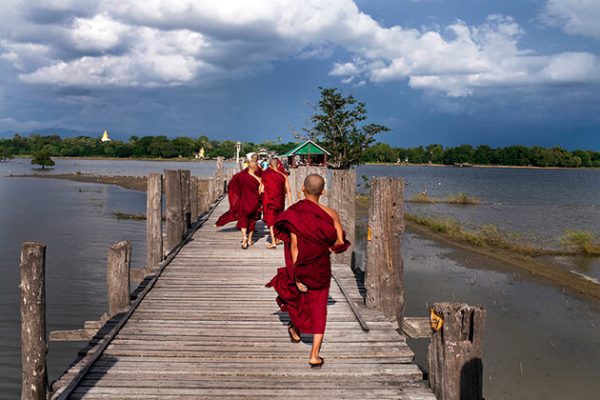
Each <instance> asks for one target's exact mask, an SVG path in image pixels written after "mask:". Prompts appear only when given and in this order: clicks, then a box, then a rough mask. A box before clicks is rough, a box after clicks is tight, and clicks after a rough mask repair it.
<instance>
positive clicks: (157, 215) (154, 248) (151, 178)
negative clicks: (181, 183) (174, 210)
mask: <svg viewBox="0 0 600 400" xmlns="http://www.w3.org/2000/svg"><path fill="white" fill-rule="evenodd" d="M146 196H147V197H146V272H150V271H152V269H154V268H155V267H156V266H157V265H158V264H159V263H160V262H161V261H162V257H163V241H162V240H163V239H162V176H161V174H158V173H152V174H150V175H148V183H147V188H146Z"/></svg>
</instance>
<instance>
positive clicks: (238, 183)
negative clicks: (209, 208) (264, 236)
mask: <svg viewBox="0 0 600 400" xmlns="http://www.w3.org/2000/svg"><path fill="white" fill-rule="evenodd" d="M227 190H228V197H229V210H228V211H227V212H226V213H225V214H223V215H221V217H220V218H219V219H218V220H217V223H216V225H217V226H223V225H225V224H227V223H229V222H233V221H237V222H236V228H237V229H239V230H240V231H241V233H242V249H244V250H246V249H248V247H249V246H252V245H254V240H253V236H254V231H255V229H256V222H257V221H258V220H260V219H261V214H262V220H263V222H264V223H265V225H266V226H267V227H268V228H269V232H270V234H271V243H267V248H269V249H275V248H277V245H278V244H281V243H282V242H281V241H280V240H277V239H276V238H275V233H274V231H273V226H274V224H275V221H276V220H277V218H278V217H279V215H280V214H281V213H282V212H283V210H284V208H285V201H286V197H287V201H288V204H290V203H291V201H292V192H291V191H290V184H289V181H288V177H287V173H286V171H285V168H284V167H283V164H282V163H281V161H280V160H279V159H277V158H272V159H271V160H270V161H269V165H268V167H267V168H266V169H264V170H263V169H262V168H261V167H260V165H259V163H258V159H257V156H256V155H253V156H252V158H251V159H250V160H249V162H248V167H246V168H244V169H243V170H242V171H241V172H239V173H237V174H235V175H234V176H233V178H232V179H231V181H230V182H229V185H228V187H227Z"/></svg>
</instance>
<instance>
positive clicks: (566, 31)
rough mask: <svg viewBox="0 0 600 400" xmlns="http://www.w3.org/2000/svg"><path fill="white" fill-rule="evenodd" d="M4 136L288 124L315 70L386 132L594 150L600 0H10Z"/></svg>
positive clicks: (397, 138)
mask: <svg viewBox="0 0 600 400" xmlns="http://www.w3.org/2000/svg"><path fill="white" fill-rule="evenodd" d="M2 3H3V6H2V8H1V9H0V136H10V135H12V134H13V133H15V132H21V133H29V132H34V131H43V132H46V133H47V132H50V131H52V130H56V131H57V132H71V134H74V133H77V132H81V133H84V134H87V135H90V136H94V135H98V136H99V135H101V133H102V132H103V131H104V129H108V130H109V132H111V136H113V137H116V138H120V139H127V138H128V137H129V136H131V135H138V136H141V135H158V134H163V135H167V136H170V137H175V136H190V137H198V136H200V135H207V136H209V137H210V138H212V139H219V140H222V139H231V140H242V141H254V142H259V141H263V140H284V141H287V140H292V139H293V134H292V132H294V131H298V130H300V129H301V128H303V127H304V126H306V124H307V118H308V117H309V116H310V115H311V114H312V113H313V108H312V106H311V104H314V103H315V102H316V101H317V100H318V97H319V89H318V87H320V86H321V87H337V88H340V89H341V90H342V91H343V93H345V94H352V95H354V96H355V97H356V98H358V99H359V100H361V101H365V102H366V104H367V109H368V114H369V120H368V122H374V123H380V124H383V125H386V126H387V127H389V128H390V132H387V133H385V134H382V135H380V136H379V138H378V139H379V140H380V141H383V142H387V143H389V144H391V145H393V146H401V147H409V146H411V147H412V146H417V145H421V144H422V145H426V144H431V143H440V144H443V145H445V146H455V145H460V144H465V143H466V144H473V145H478V144H489V145H492V146H506V145H513V144H523V145H542V146H556V145H560V146H563V147H566V148H569V149H575V148H586V149H591V150H596V151H598V150H600V23H598V21H600V0H354V1H352V0H305V1H300V0H252V1H247V0H219V1H215V0H178V1H173V0H146V1H136V0H43V1H42V0H3V1H2Z"/></svg>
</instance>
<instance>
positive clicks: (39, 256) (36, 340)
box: [19, 242, 48, 400]
mask: <svg viewBox="0 0 600 400" xmlns="http://www.w3.org/2000/svg"><path fill="white" fill-rule="evenodd" d="M19 269H20V272H21V284H20V285H19V287H20V289H21V367H22V370H21V400H45V399H46V392H47V390H48V371H47V365H46V354H47V352H48V344H47V338H46V277H45V274H46V272H45V271H46V245H45V244H43V243H34V242H25V243H23V244H22V245H21V260H20V263H19Z"/></svg>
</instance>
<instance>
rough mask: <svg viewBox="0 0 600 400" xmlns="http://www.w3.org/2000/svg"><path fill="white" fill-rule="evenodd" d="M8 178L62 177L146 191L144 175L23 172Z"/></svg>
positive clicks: (69, 179) (75, 180)
mask: <svg viewBox="0 0 600 400" xmlns="http://www.w3.org/2000/svg"><path fill="white" fill-rule="evenodd" d="M9 177H10V178H43V179H63V180H68V181H74V182H84V183H98V184H104V185H115V186H120V187H122V188H124V189H129V190H137V191H141V192H145V191H146V177H145V176H108V175H93V174H79V173H73V174H23V175H9Z"/></svg>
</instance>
